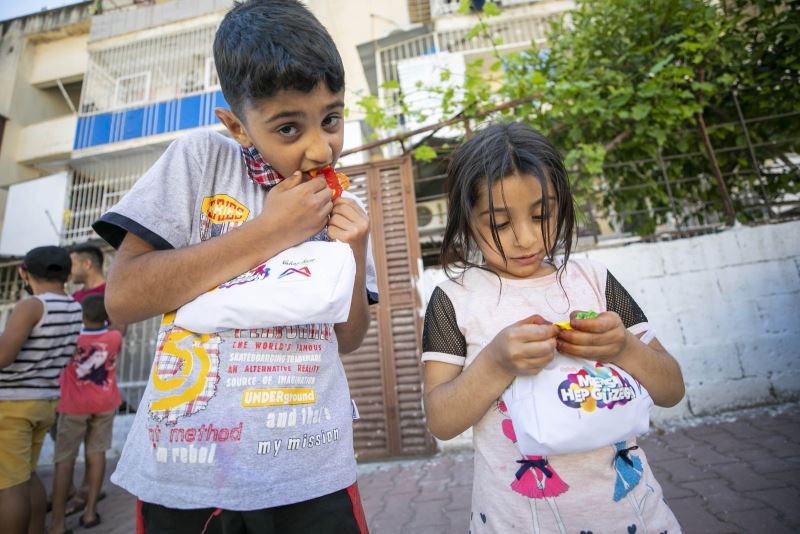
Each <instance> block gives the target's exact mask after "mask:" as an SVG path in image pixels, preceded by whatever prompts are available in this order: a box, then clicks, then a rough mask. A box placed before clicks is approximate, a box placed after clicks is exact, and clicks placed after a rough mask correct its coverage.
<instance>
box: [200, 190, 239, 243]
mask: <svg viewBox="0 0 800 534" xmlns="http://www.w3.org/2000/svg"><path fill="white" fill-rule="evenodd" d="M248 215H250V210H249V209H247V207H246V206H245V205H244V204H242V203H241V202H239V201H238V200H236V199H235V198H233V197H231V196H230V195H213V196H209V197H205V198H204V199H203V205H202V208H201V210H200V240H201V241H206V240H207V239H211V238H212V237H217V236H220V235H222V234H224V233H226V232H228V231H230V230H232V229H233V228H236V227H237V226H241V225H242V224H243V223H244V222H245V221H246V220H247V217H248Z"/></svg>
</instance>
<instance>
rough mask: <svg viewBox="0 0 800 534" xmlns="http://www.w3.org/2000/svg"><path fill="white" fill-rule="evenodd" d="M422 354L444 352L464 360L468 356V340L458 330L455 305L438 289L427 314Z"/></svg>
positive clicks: (430, 302)
mask: <svg viewBox="0 0 800 534" xmlns="http://www.w3.org/2000/svg"><path fill="white" fill-rule="evenodd" d="M422 352H442V353H444V354H453V355H455V356H462V357H464V358H466V356H467V340H466V339H464V335H463V334H462V333H461V331H460V330H459V329H458V323H457V322H456V311H455V309H453V303H452V302H450V298H449V297H448V296H447V294H446V293H445V292H444V291H442V290H441V289H440V288H438V287H437V288H436V289H434V290H433V294H432V295H431V299H430V301H428V309H427V310H426V312H425V327H424V328H423V330H422Z"/></svg>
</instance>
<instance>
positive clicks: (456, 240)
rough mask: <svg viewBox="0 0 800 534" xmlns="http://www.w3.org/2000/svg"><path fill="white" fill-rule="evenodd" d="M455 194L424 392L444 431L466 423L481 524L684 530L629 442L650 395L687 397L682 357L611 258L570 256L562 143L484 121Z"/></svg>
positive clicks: (433, 422) (428, 321)
mask: <svg viewBox="0 0 800 534" xmlns="http://www.w3.org/2000/svg"><path fill="white" fill-rule="evenodd" d="M446 189H447V193H448V201H449V215H448V221H447V226H446V229H445V233H444V239H443V244H442V265H443V266H444V268H445V269H446V270H447V272H448V276H449V280H446V281H445V282H443V283H441V284H440V285H439V286H438V287H437V288H436V289H435V290H434V292H433V294H432V296H431V299H430V301H429V304H428V308H427V312H426V316H425V328H424V334H423V354H422V360H423V361H424V362H425V369H424V382H425V383H424V386H425V390H424V403H425V410H426V414H427V422H428V427H429V429H430V431H431V432H432V433H433V434H434V435H435V436H437V437H438V438H440V439H450V438H453V437H455V436H457V435H459V434H461V433H462V432H464V431H465V430H467V429H468V428H470V427H472V428H473V440H474V447H475V475H474V476H475V479H474V484H473V497H472V514H471V521H470V530H471V532H472V534H477V533H484V532H489V533H498V534H501V533H507V532H537V533H538V532H558V533H563V532H571V533H572V532H574V533H578V532H594V533H600V532H622V533H625V532H628V533H634V532H636V533H642V532H651V533H663V532H668V533H670V534H674V533H677V532H680V526H679V525H678V523H677V521H676V519H675V516H674V515H673V514H672V512H671V511H670V509H669V508H668V506H667V505H666V503H665V501H664V500H663V496H662V492H661V487H660V486H659V484H658V482H657V481H656V480H655V478H654V477H653V474H652V471H651V470H650V466H649V464H648V462H647V458H646V457H645V455H644V452H643V451H642V450H641V449H639V447H638V445H637V444H636V435H637V434H638V433H639V430H641V428H642V417H644V418H645V420H644V428H645V429H646V427H647V418H648V415H647V412H648V410H649V407H650V405H651V404H653V403H654V404H656V405H659V406H673V405H675V404H677V403H678V402H679V401H680V400H681V398H682V397H683V395H684V385H683V378H682V375H681V371H680V367H679V366H678V364H677V362H676V361H675V359H674V358H673V357H672V356H671V355H670V354H669V353H668V352H667V350H666V349H665V348H664V347H663V346H662V345H661V343H660V342H659V341H658V339H657V338H656V337H655V336H654V334H653V332H652V330H651V329H650V326H649V324H648V323H647V318H646V316H645V315H644V313H643V312H642V310H641V309H640V308H639V306H638V305H637V304H636V302H635V301H634V300H633V298H632V297H631V296H630V295H629V294H628V292H627V291H625V289H624V288H623V287H622V285H621V284H620V283H619V282H618V281H617V280H616V279H615V278H614V277H613V276H612V275H611V273H609V272H608V270H607V269H606V268H605V267H604V266H602V265H600V264H599V263H597V262H594V261H590V260H586V259H574V258H570V252H571V247H572V241H573V236H574V235H575V216H574V210H573V198H572V194H571V192H570V187H569V182H568V179H567V173H566V170H565V168H564V164H563V162H562V159H561V157H560V155H559V154H558V152H557V150H556V149H555V148H554V147H553V146H552V145H551V143H550V142H549V141H548V140H547V139H545V138H544V137H543V136H541V135H540V134H538V133H537V132H535V131H533V130H532V129H530V128H528V127H527V126H525V125H523V124H520V123H511V124H494V125H490V126H488V127H486V128H484V129H482V130H479V131H478V132H477V133H476V134H475V135H474V136H473V137H472V138H471V139H469V140H468V141H466V142H465V143H464V144H463V145H462V146H461V147H459V148H458V149H457V150H456V151H455V152H454V154H453V156H452V161H451V164H450V166H449V168H448V182H447V187H446ZM557 254H560V255H559V256H557ZM588 310H597V311H598V312H600V313H599V314H597V315H596V316H594V317H593V316H592V315H581V317H582V318H579V317H578V316H577V314H578V313H579V312H586V311H588ZM564 321H566V322H564ZM557 322H562V324H561V325H560V326H557V325H556V324H553V323H557ZM526 388H527V389H526ZM523 391H524V392H525V393H520V392H523ZM501 396H502V398H503V400H500V397H501ZM526 396H527V397H526ZM528 397H530V398H528ZM503 401H506V402H503ZM533 401H535V402H533ZM526 402H527V403H528V404H525V403H526ZM525 406H530V410H529V412H530V413H528V412H526V411H525V409H524V407H525ZM520 407H523V408H522V409H521V408H520ZM515 410H516V411H515ZM637 410H638V411H637ZM634 414H636V415H634ZM642 414H644V415H642ZM598 421H601V426H599V427H597V426H595V427H592V426H591V425H592V424H595V425H597V422H598ZM593 428H595V430H593ZM596 428H600V429H601V431H596ZM620 436H621V437H620Z"/></svg>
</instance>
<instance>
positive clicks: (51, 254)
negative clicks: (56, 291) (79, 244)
mask: <svg viewBox="0 0 800 534" xmlns="http://www.w3.org/2000/svg"><path fill="white" fill-rule="evenodd" d="M22 268H23V269H25V270H26V271H28V272H29V273H31V274H32V275H33V276H36V277H37V278H44V279H57V280H66V279H67V277H68V276H69V273H70V271H71V270H72V259H70V257H69V252H67V250H66V249H64V248H61V247H54V246H48V247H36V248H34V249H31V250H29V251H28V253H27V254H25V260H23V262H22Z"/></svg>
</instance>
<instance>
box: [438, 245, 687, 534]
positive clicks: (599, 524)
mask: <svg viewBox="0 0 800 534" xmlns="http://www.w3.org/2000/svg"><path fill="white" fill-rule="evenodd" d="M573 310H595V311H598V312H602V311H606V310H609V311H615V312H616V313H618V314H619V315H620V317H622V319H623V323H624V324H625V326H626V328H628V329H629V330H630V331H632V332H633V333H635V334H637V335H639V334H641V335H642V339H644V340H645V341H648V340H650V339H652V337H653V335H652V331H651V330H650V328H649V325H648V324H647V318H646V317H645V315H644V313H642V311H641V309H640V308H639V306H638V305H637V304H636V302H635V301H634V300H633V298H632V297H631V296H630V295H629V294H628V293H627V291H625V289H624V288H623V287H622V286H621V285H620V284H619V282H618V281H617V280H616V279H615V278H614V277H613V276H612V275H611V274H610V273H608V270H607V269H606V268H605V266H603V265H601V264H599V263H597V262H594V261H591V260H583V259H579V260H570V262H569V264H568V265H567V269H566V271H565V272H564V274H563V276H562V278H561V280H560V283H559V279H558V275H557V274H556V273H553V274H551V275H547V276H544V277H540V278H534V279H527V280H509V279H502V280H501V279H500V278H498V277H497V276H496V275H495V274H493V273H491V272H489V271H486V270H484V269H479V268H470V269H468V270H466V271H465V272H464V273H463V274H462V275H461V276H459V277H458V278H456V279H455V280H447V281H445V282H443V283H441V284H439V286H438V287H437V288H436V289H435V290H434V292H433V295H432V296H431V299H430V301H429V304H428V309H427V313H426V317H425V329H424V334H423V354H422V360H423V361H439V362H444V363H448V364H452V365H458V366H463V367H466V366H468V365H470V364H471V363H472V362H473V361H474V359H475V358H476V356H477V355H478V353H479V352H480V351H481V350H482V349H483V348H484V347H485V346H486V345H487V344H488V343H489V342H491V341H492V339H493V338H494V337H495V336H496V335H497V333H498V332H499V331H500V330H502V329H503V328H505V327H507V326H509V325H510V324H512V323H515V322H517V321H520V320H522V319H524V318H526V317H529V316H531V315H533V314H537V313H538V314H539V315H541V316H542V317H544V318H545V319H547V320H549V321H553V322H557V321H563V320H568V319H569V314H570V312H571V311H573ZM591 399H592V397H591V396H590V397H589V398H588V400H587V403H588V404H587V403H584V404H579V405H573V406H572V407H573V408H574V409H575V410H585V411H586V412H588V411H589V410H600V409H610V408H613V404H611V406H608V405H606V406H603V403H602V402H597V401H592V400H591ZM565 404H566V402H565ZM542 424H544V425H546V424H547V421H542ZM515 442H516V435H515V432H514V427H513V423H512V421H511V419H510V418H509V416H508V413H507V410H506V407H505V405H504V403H503V402H502V401H501V400H500V399H498V400H497V401H496V402H494V403H493V404H492V406H491V408H490V409H489V411H488V412H487V413H486V414H485V415H484V416H483V417H482V418H481V420H480V421H478V422H477V423H476V424H475V426H474V428H473V444H474V448H475V474H474V481H473V493H472V511H471V514H470V532H471V534H479V533H480V534H483V533H496V534H506V533H509V532H532V533H550V532H556V533H576V534H577V533H579V532H587V533H588V532H592V533H594V534H601V533H617V532H619V533H622V534H625V533H628V534H633V533H640V534H641V533H645V532H649V533H657V534H662V533H665V532H666V533H668V534H676V533H679V532H681V528H680V525H679V524H678V522H677V520H676V518H675V516H674V514H673V513H672V511H671V510H670V509H669V507H668V506H667V504H666V502H665V501H664V497H663V494H662V491H661V486H660V485H659V484H658V482H657V481H656V480H655V478H654V476H653V473H652V470H651V469H650V466H649V464H648V462H647V458H646V456H645V454H644V451H643V450H642V449H640V448H638V446H637V445H636V440H635V438H633V437H632V438H631V439H628V440H626V441H620V442H618V443H614V444H612V445H608V446H604V447H601V448H598V449H595V450H591V451H588V452H581V453H573V454H562V455H551V456H548V457H541V456H523V455H522V454H521V453H520V451H519V449H518V448H517V446H516V445H515Z"/></svg>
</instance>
